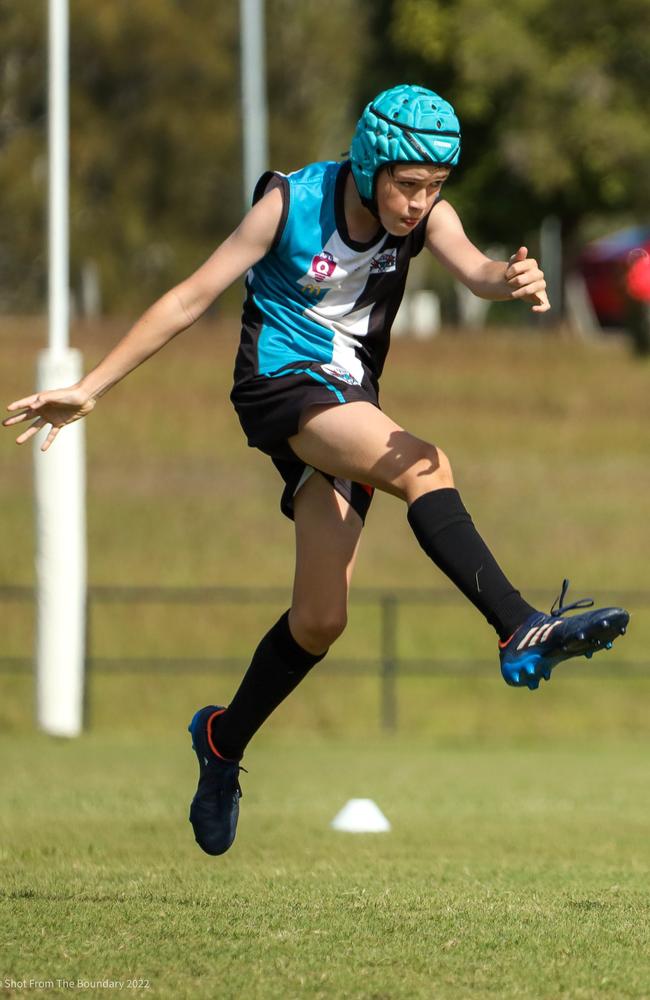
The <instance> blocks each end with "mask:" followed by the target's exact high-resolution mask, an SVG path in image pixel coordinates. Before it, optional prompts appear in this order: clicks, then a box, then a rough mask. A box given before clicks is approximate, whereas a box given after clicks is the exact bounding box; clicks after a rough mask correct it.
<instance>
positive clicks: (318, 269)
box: [309, 250, 338, 281]
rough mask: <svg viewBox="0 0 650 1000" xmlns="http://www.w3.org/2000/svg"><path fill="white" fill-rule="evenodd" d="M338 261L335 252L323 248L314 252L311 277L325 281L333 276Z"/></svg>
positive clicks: (310, 271)
mask: <svg viewBox="0 0 650 1000" xmlns="http://www.w3.org/2000/svg"><path fill="white" fill-rule="evenodd" d="M337 263H338V261H337V260H336V257H335V256H334V254H331V253H330V252H329V250H321V252H320V253H317V254H314V256H313V257H312V259H311V266H310V268H309V277H310V278H313V279H314V281H325V280H326V279H327V278H331V277H332V275H333V274H334V272H335V270H336V265H337Z"/></svg>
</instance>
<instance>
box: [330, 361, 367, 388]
mask: <svg viewBox="0 0 650 1000" xmlns="http://www.w3.org/2000/svg"><path fill="white" fill-rule="evenodd" d="M321 368H322V369H323V371H324V372H327V374H328V375H333V376H334V378H337V379H339V380H340V381H341V382H347V384H348V385H361V383H360V382H359V380H358V379H356V378H355V377H354V375H350V372H349V371H346V370H345V368H339V366H338V365H321Z"/></svg>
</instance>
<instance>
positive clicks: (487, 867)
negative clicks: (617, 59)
mask: <svg viewBox="0 0 650 1000" xmlns="http://www.w3.org/2000/svg"><path fill="white" fill-rule="evenodd" d="M122 329H123V326H122ZM119 332H120V326H119V324H117V323H114V324H112V325H107V326H105V327H103V328H101V329H87V328H84V327H82V326H80V327H78V328H77V329H76V331H75V342H76V343H77V345H78V346H81V347H82V348H83V351H84V355H85V358H86V363H87V364H91V363H92V362H93V361H94V360H95V359H97V358H98V357H99V356H100V354H101V353H103V351H105V350H106V348H107V347H108V346H109V344H110V343H111V342H113V341H114V339H115V337H116V336H117V335H118V333H119ZM43 339H44V331H43V328H42V324H41V325H39V324H38V323H25V322H23V321H15V322H13V323H12V322H7V323H5V324H4V326H3V330H2V332H1V333H0V354H1V357H2V364H0V396H1V398H2V399H5V400H7V401H8V400H10V399H12V398H15V396H17V395H22V394H24V393H25V392H26V391H28V390H29V388H30V386H31V384H32V381H33V370H34V359H35V353H36V351H37V349H38V347H39V346H40V343H41V342H42V340H43ZM232 356H233V331H232V330H231V329H230V328H229V327H227V328H226V331H225V333H223V334H222V333H221V332H219V330H218V328H217V326H216V325H215V324H206V325H205V326H203V327H200V328H198V329H197V330H196V331H195V332H193V333H191V334H187V335H185V339H183V338H180V339H179V340H178V341H176V342H175V343H174V344H172V345H170V347H169V348H168V349H167V350H166V352H165V356H164V357H161V358H159V359H157V360H156V361H154V362H153V363H152V364H150V365H148V366H146V367H145V369H143V370H142V371H140V372H138V373H136V374H135V375H134V376H133V377H132V378H131V379H130V380H129V381H128V382H127V383H126V384H125V385H124V386H121V387H118V388H117V389H116V390H115V391H114V393H112V394H111V395H110V396H108V397H106V399H105V400H103V401H102V403H101V404H100V407H99V408H98V410H97V412H96V413H95V414H93V416H92V418H91V420H90V421H89V422H88V518H89V559H90V579H91V581H92V582H93V583H98V584H102V583H103V584H130V583H138V584H145V585H146V584H152V583H162V584H169V585H173V586H186V585H192V586H196V585H201V584H205V585H214V584H226V585H246V584H250V583H251V581H254V582H255V584H256V585H259V586H269V585H272V586H279V587H284V588H286V589H287V591H288V588H289V584H290V578H291V540H292V530H291V526H290V524H289V523H288V522H286V523H285V522H284V520H283V519H281V517H280V516H279V514H278V512H277V503H278V498H279V488H278V484H279V481H278V480H277V477H276V474H275V473H274V470H273V469H272V468H271V466H270V463H267V462H266V461H265V460H264V459H263V458H261V457H260V456H259V455H256V454H254V453H253V452H251V451H249V450H247V449H246V447H245V445H244V443H243V440H242V438H241V432H240V431H239V428H238V425H237V422H236V418H235V416H234V414H233V413H232V411H231V409H230V407H229V404H228V403H227V401H226V400H227V393H228V387H229V381H230V371H231V368H232ZM391 361H392V364H390V365H389V368H388V371H387V375H386V378H385V382H384V394H383V405H384V407H385V409H386V410H387V411H388V412H390V413H391V414H392V415H393V416H395V417H396V418H397V419H399V420H401V421H402V422H403V423H404V424H405V425H406V426H407V427H409V428H410V429H413V430H414V431H415V432H416V433H419V434H420V435H422V436H423V437H426V438H429V439H432V440H434V441H436V442H438V443H439V444H440V445H441V446H442V447H443V448H444V449H445V450H446V451H447V452H448V454H449V455H450V456H451V459H452V463H453V465H454V468H455V470H456V478H457V482H458V485H459V488H460V489H461V492H462V494H463V497H464V499H465V502H466V504H467V506H468V508H469V509H470V510H471V511H472V512H473V514H474V517H475V520H476V521H477V523H478V525H479V527H480V529H481V531H482V533H483V534H484V535H485V536H486V538H487V540H488V542H490V544H491V545H492V547H493V548H494V550H495V552H496V554H497V555H498V557H499V560H500V561H501V562H502V564H503V565H504V567H505V568H506V570H507V571H508V573H509V575H510V576H511V577H512V578H513V579H514V580H516V581H517V582H518V585H519V586H520V587H521V588H522V589H523V590H524V591H526V590H527V588H535V590H536V591H541V593H542V595H543V600H544V601H545V602H546V603H550V601H551V600H552V598H553V597H554V596H555V593H557V590H558V589H559V584H560V582H561V579H562V577H563V576H564V575H567V576H570V577H571V580H572V593H574V594H575V597H576V598H577V597H581V596H584V595H590V594H591V593H592V592H593V591H597V592H598V593H599V594H600V595H601V596H602V597H603V598H605V599H607V600H608V601H609V600H612V601H618V600H619V599H621V595H622V594H626V593H628V592H629V593H631V592H637V596H636V597H634V596H633V603H632V605H631V610H632V612H633V616H634V617H633V621H632V625H631V628H630V631H629V634H628V635H627V636H626V637H625V640H624V641H622V642H620V643H617V645H616V646H615V649H614V651H612V653H611V654H608V656H606V655H603V656H602V658H600V657H596V658H595V659H594V660H593V661H591V662H590V663H589V664H587V663H586V661H583V662H582V663H581V664H580V666H579V667H576V668H575V669H570V668H569V667H568V666H567V667H566V668H564V669H565V671H566V672H565V673H564V674H563V676H562V677H560V675H559V672H558V675H557V677H555V678H554V680H553V683H552V684H551V685H543V686H542V688H541V689H540V691H538V692H536V693H534V694H531V693H529V692H527V691H512V690H510V689H507V688H506V687H505V685H503V683H502V682H501V680H500V678H499V676H498V671H497V670H496V655H495V648H494V639H493V636H492V635H491V634H490V633H489V630H487V629H485V627H484V625H483V623H482V622H481V621H480V620H478V616H476V615H474V614H473V613H472V612H471V609H470V610H467V609H465V608H463V607H462V606H458V607H453V608H440V609H438V608H436V607H432V608H431V609H428V608H423V607H421V606H420V607H417V606H414V607H411V608H406V609H404V612H403V617H402V621H401V626H400V632H399V653H400V655H401V656H404V657H412V658H417V657H423V656H428V655H431V653H432V650H433V651H435V653H436V655H438V656H439V657H440V658H442V659H445V660H447V661H449V666H450V670H449V673H448V675H446V676H439V677H435V678H430V677H426V676H413V677H406V676H405V677H403V678H401V679H400V680H399V684H398V729H397V732H396V733H394V734H392V735H390V736H386V735H385V734H382V733H381V731H380V729H379V711H378V706H379V698H380V691H379V685H378V680H377V677H376V676H373V675H364V674H363V673H361V672H355V673H354V674H353V675H351V676H345V675H344V674H342V673H341V671H340V670H332V669H331V668H330V667H329V666H328V661H327V660H326V661H325V662H324V664H323V665H322V666H321V668H320V669H319V671H318V672H315V673H314V675H313V676H311V677H310V678H309V679H308V680H307V681H306V682H305V684H304V685H302V686H301V687H300V688H299V689H298V691H297V692H296V693H295V694H294V696H293V697H292V698H291V699H289V701H288V702H287V703H286V704H285V705H283V706H282V708H281V709H280V710H279V711H278V713H277V714H276V716H274V717H273V718H272V719H271V720H270V722H269V724H268V726H267V727H266V728H265V730H264V731H263V732H262V733H261V734H260V736H259V738H258V739H257V740H256V741H255V742H254V744H253V745H252V747H251V750H250V752H249V754H248V755H247V760H246V766H247V767H249V769H250V775H244V776H243V787H244V800H243V802H242V825H241V832H240V835H239V836H238V839H237V843H236V845H235V847H234V848H233V850H232V852H230V853H229V854H228V855H226V856H225V857H224V858H222V859H216V860H215V859H209V858H207V857H205V856H203V855H202V854H201V852H200V851H199V849H198V848H197V847H196V846H195V845H194V844H193V841H192V834H191V829H190V827H189V824H188V822H187V818H186V814H187V806H188V803H189V799H190V798H191V795H192V792H193V788H194V785H195V777H196V776H195V768H196V762H195V759H194V757H193V755H192V754H191V752H190V749H189V737H188V736H187V734H186V733H185V732H184V727H185V726H186V724H187V722H188V721H189V717H190V716H191V714H192V711H193V710H194V709H195V708H196V707H197V705H200V704H204V703H206V702H207V701H210V700H212V699H220V700H227V699H228V698H229V697H230V695H231V693H232V691H233V689H234V687H235V686H236V683H237V679H238V678H237V673H236V672H230V673H226V674H224V675H222V676H220V677H214V678H212V677H211V676H210V675H209V674H205V673H201V672H195V671H192V670H189V671H185V672H181V673H177V674H165V673H155V672H152V673H150V674H135V675H133V674H128V673H110V672H101V671H100V672H98V673H97V674H95V675H94V676H93V677H92V680H91V683H90V688H91V709H92V712H91V718H90V721H91V729H90V731H89V732H88V733H87V734H86V735H84V737H83V738H82V739H81V740H79V741H74V742H71V743H66V742H59V741H52V740H48V739H46V738H45V737H43V736H37V737H34V735H33V734H32V730H31V719H32V703H33V685H32V680H31V678H30V677H29V676H28V675H25V674H4V675H0V727H1V728H2V729H3V730H4V735H0V751H1V753H2V761H3V767H2V769H0V793H1V795H2V804H3V808H2V810H0V830H1V841H0V900H1V902H2V907H3V910H4V912H3V915H2V917H0V942H1V944H0V958H1V959H2V961H1V962H0V995H10V996H13V995H21V994H24V993H25V992H28V991H29V988H28V987H25V988H21V987H20V986H19V985H13V986H12V985H11V983H12V981H14V982H15V983H20V982H23V981H25V980H27V981H29V980H30V979H36V980H40V981H47V980H54V981H56V980H57V979H68V980H73V981H75V982H76V980H77V979H81V980H82V981H83V982H92V981H101V980H105V979H114V980H121V981H122V982H123V983H124V984H125V985H124V990H125V991H126V990H127V986H126V982H127V980H129V979H134V980H140V979H142V980H148V981H149V983H150V990H151V992H152V993H153V994H155V995H159V996H169V997H177V996H178V997H184V996H197V997H213V996H219V997H223V998H224V1000H227V998H233V1000H235V998H237V1000H239V998H240V997H246V998H247V1000H248V998H252V1000H256V998H259V1000H267V998H275V997H278V998H293V997H296V998H299V997H303V996H304V997H310V998H311V997H314V998H317V997H323V998H328V1000H330V998H332V1000H339V998H340V1000H348V998H362V1000H402V998H403V1000H411V998H414V1000H419V998H426V1000H429V998H432V1000H437V998H445V1000H446V998H449V1000H464V998H465V997H472V998H473V997H477V998H478V997H494V998H509V997H529V998H549V1000H551V998H553V1000H554V998H560V997H561V998H567V1000H569V998H571V1000H572V998H576V1000H577V998H580V1000H582V998H605V997H607V998H612V1000H617V998H623V997H630V998H632V997H633V998H635V1000H641V998H645V997H650V985H649V984H650V959H649V958H648V954H649V949H648V926H649V924H648V916H649V914H648V909H649V906H650V885H649V880H648V879H649V872H650V866H649V862H650V857H649V848H648V838H647V824H648V816H649V814H650V813H649V806H650V802H649V801H648V799H649V791H648V788H649V786H648V780H647V759H648V750H650V726H649V725H648V712H647V705H648V698H649V695H650V670H648V669H647V664H648V655H647V650H648V648H650V647H649V644H650V623H649V621H648V619H649V616H648V610H647V598H645V599H644V597H643V593H642V592H643V591H647V590H648V589H649V585H648V571H647V564H648V557H647V554H648V543H649V542H650V530H649V528H648V516H647V497H648V495H650V465H649V463H648V455H649V454H650V393H649V392H648V381H649V380H648V376H649V374H650V372H649V369H648V366H647V364H646V365H642V364H639V363H636V362H635V361H633V360H632V358H631V357H630V356H629V354H628V353H627V351H626V349H625V346H624V345H622V344H620V343H619V342H616V341H612V342H607V343H605V344H603V345H600V346H597V347H596V348H588V347H587V346H585V345H581V344H576V343H573V342H568V341H563V340H561V339H560V338H557V337H550V338H548V339H544V338H542V337H541V336H539V335H536V334H532V333H531V332H530V331H522V332H521V333H520V334H519V335H515V334H513V333H512V332H511V333H509V334H504V335H501V336H493V337H489V338H486V339H485V340H481V339H479V338H473V337H469V336H461V337H453V336H447V337H442V338H440V339H439V340H436V341H434V342H432V343H430V344H413V343H406V342H397V343H396V344H395V347H394V349H393V353H392V356H391ZM3 434H4V438H3V441H4V443H3V444H1V445H0V448H1V452H0V454H1V461H0V489H1V490H2V495H3V538H2V542H3V544H2V546H0V584H13V583H19V584H27V585H29V584H31V583H32V582H33V549H32V517H33V515H32V509H31V456H30V454H29V452H26V451H25V450H24V449H23V450H21V449H16V448H13V447H12V445H11V438H10V436H9V433H8V432H6V431H3ZM356 582H357V584H358V585H359V586H363V587H378V586H379V587H398V588H399V587H403V586H407V585H408V586H409V587H420V586H423V587H432V586H434V587H438V586H441V587H442V586H444V582H443V581H442V580H441V579H440V576H439V575H438V574H437V573H435V572H434V571H433V570H432V568H431V566H430V565H429V564H428V562H427V560H426V559H425V558H423V557H422V555H421V553H420V552H419V551H418V550H417V548H416V547H414V544H413V541H412V539H411V537H410V535H409V532H408V528H407V526H406V523H405V518H404V514H403V511H402V510H401V508H400V506H399V504H397V502H396V501H394V500H391V499H390V498H385V497H379V498H377V501H376V503H375V505H374V507H373V510H372V512H371V515H370V517H369V519H368V529H367V532H366V537H365V539H364V543H363V546H362V550H361V556H360V559H359V565H358V569H357V574H356ZM279 610H282V608H281V607H280V606H278V607H277V608H276V607H270V606H260V607H259V608H254V609H236V608H221V609H219V608H215V609H212V608H206V609H204V610H201V611H198V610H196V609H193V610H189V611H188V610H187V609H182V608H180V609H170V608H168V607H164V606H158V607H156V606H152V607H149V608H145V607H141V606H130V607H129V606H119V605H115V606H111V607H108V606H107V607H106V608H98V609H97V610H96V613H95V612H94V618H93V652H94V655H96V656H98V657H112V658H116V659H118V660H119V659H120V657H129V656H145V657H150V658H152V659H154V660H155V658H156V657H165V656H177V657H183V656H187V657H200V656H206V655H207V656H209V655H220V656H227V657H235V658H244V657H245V656H246V655H247V653H248V652H249V650H250V647H251V645H252V643H254V642H255V640H256V639H257V637H258V635H259V634H260V633H261V632H262V631H263V630H264V629H265V628H266V627H267V625H268V623H269V622H270V621H272V620H274V617H275V616H276V614H277V612H278V611H279ZM0 616H1V626H2V635H3V644H2V654H0V655H4V656H16V657H18V656H23V655H28V654H29V651H30V649H31V641H32V638H31V633H32V630H33V612H32V609H31V607H29V606H22V605H10V604H4V605H2V604H0ZM377 635H378V623H377V619H376V613H375V611H373V610H372V609H368V608H365V607H362V606H355V605H354V604H353V606H352V615H351V624H350V628H349V631H348V633H347V634H346V636H345V637H344V638H343V639H342V640H341V642H340V644H338V645H337V648H336V656H338V657H342V658H350V657H364V656H365V657H366V658H368V657H370V658H371V659H372V658H375V657H377V656H378V647H377ZM492 660H494V667H492V666H489V668H488V667H487V666H486V669H485V672H482V668H481V670H478V671H477V670H476V669H474V670H473V675H472V676H469V674H468V668H470V667H475V666H476V664H483V663H486V664H488V663H490V662H491V661H492ZM455 664H457V666H458V672H457V673H454V665H455ZM359 796H360V797H371V798H374V799H375V800H376V801H377V802H378V804H379V805H380V807H381V808H382V809H383V810H384V811H385V813H386V814H387V815H388V817H389V819H390V820H391V821H392V823H393V827H394V829H393V832H392V833H390V834H386V835H377V836H370V835H368V836H353V835H345V834H335V833H334V832H332V831H330V829H329V827H328V824H329V821H330V819H331V818H332V816H333V815H334V814H335V812H336V811H337V810H338V809H339V808H340V807H341V806H342V805H343V804H344V802H345V801H346V800H347V799H348V798H350V797H359ZM7 981H8V982H9V985H7ZM82 989H83V991H84V992H86V993H91V994H93V995H105V994H106V992H107V989H106V988H104V987H101V986H97V987H88V988H86V987H82ZM61 991H62V988H61V989H58V988H56V987H54V988H52V989H50V988H49V987H45V988H43V989H41V990H39V993H40V994H41V995H47V994H48V993H52V995H58V994H59V993H60V992H61ZM136 991H137V985H136Z"/></svg>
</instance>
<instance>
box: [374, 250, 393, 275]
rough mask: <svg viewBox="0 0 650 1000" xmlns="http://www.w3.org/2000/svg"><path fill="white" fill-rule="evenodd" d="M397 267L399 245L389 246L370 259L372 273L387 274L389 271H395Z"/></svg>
mask: <svg viewBox="0 0 650 1000" xmlns="http://www.w3.org/2000/svg"><path fill="white" fill-rule="evenodd" d="M396 268H397V247H389V249H388V250H382V251H381V252H380V253H376V254H375V256H374V257H373V258H372V260H371V261H370V273H371V274H386V272H387V271H394V270H395V269H396Z"/></svg>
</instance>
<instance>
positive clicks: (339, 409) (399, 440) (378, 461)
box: [289, 402, 440, 497]
mask: <svg viewBox="0 0 650 1000" xmlns="http://www.w3.org/2000/svg"><path fill="white" fill-rule="evenodd" d="M289 445H290V447H291V449H292V451H293V452H294V453H295V454H296V455H297V456H298V458H300V460H301V461H303V462H306V463H309V464H311V465H314V466H316V468H319V469H322V470H324V471H325V472H327V473H329V474H331V475H333V476H339V477H342V478H345V479H351V480H356V481H359V482H366V483H369V484H370V485H371V486H373V487H377V488H378V489H381V490H384V491H385V492H387V493H392V494H394V495H395V496H400V497H403V496H404V492H405V490H404V482H405V480H406V479H408V478H409V477H411V478H412V477H413V476H417V477H420V478H422V479H423V481H424V480H425V479H427V480H428V478H429V477H431V476H434V475H436V473H437V472H438V469H439V466H440V453H439V451H438V449H437V448H436V447H435V445H432V444H429V443H428V442H426V441H423V440H421V439H420V438H418V437H416V436H415V435H413V434H410V433H409V432H408V431H406V430H404V428H403V427H401V426H400V425H399V424H397V423H395V421H394V420H391V418H390V417H389V416H387V415H386V414H385V413H383V412H382V411H381V410H379V409H377V407H375V406H372V405H371V404H370V403H364V402H350V403H347V404H346V405H345V406H330V407H313V408H311V409H310V410H309V411H307V412H306V413H305V414H304V415H303V419H302V421H301V426H300V430H299V431H298V434H296V435H294V436H293V437H291V438H289Z"/></svg>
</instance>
